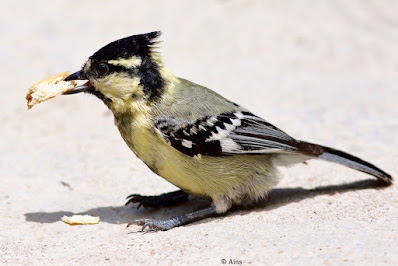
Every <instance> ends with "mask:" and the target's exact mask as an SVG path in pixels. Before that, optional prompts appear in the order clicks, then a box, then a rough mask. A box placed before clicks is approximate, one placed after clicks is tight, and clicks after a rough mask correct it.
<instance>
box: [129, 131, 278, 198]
mask: <svg viewBox="0 0 398 266" xmlns="http://www.w3.org/2000/svg"><path fill="white" fill-rule="evenodd" d="M146 130H151V129H146ZM121 133H122V136H123V138H124V140H125V141H126V143H127V145H128V146H129V147H130V149H131V150H133V151H134V153H135V154H136V155H137V157H138V158H140V159H141V160H142V161H144V163H145V164H146V165H147V166H148V167H149V168H150V169H151V170H152V171H153V172H155V173H156V174H158V175H160V176H161V177H163V178H164V179H166V180H167V181H169V182H170V183H172V184H174V185H175V186H177V187H179V188H181V189H183V190H185V191H186V192H188V193H190V194H193V195H196V196H200V197H209V198H212V199H213V201H215V202H216V201H217V200H218V199H219V200H224V199H225V198H227V199H230V200H232V202H236V203H241V202H240V201H242V200H247V201H248V202H247V203H250V202H249V201H255V200H257V199H259V198H262V197H264V196H265V195H266V193H267V192H268V191H269V190H270V189H271V188H272V187H273V186H274V185H276V183H277V181H278V178H277V173H276V170H275V169H274V167H273V166H272V164H271V162H270V157H269V156H268V155H236V156H220V157H215V156H202V157H201V159H197V158H193V157H190V156H188V155H185V154H183V153H181V152H179V151H178V150H176V149H174V148H172V147H171V146H170V145H169V144H168V143H167V142H166V141H164V140H163V138H161V136H157V135H156V134H153V132H152V133H148V132H137V131H136V132H133V134H123V132H122V130H121ZM130 133H131V131H130Z"/></svg>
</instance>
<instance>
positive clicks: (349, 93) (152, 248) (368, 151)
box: [0, 0, 398, 265]
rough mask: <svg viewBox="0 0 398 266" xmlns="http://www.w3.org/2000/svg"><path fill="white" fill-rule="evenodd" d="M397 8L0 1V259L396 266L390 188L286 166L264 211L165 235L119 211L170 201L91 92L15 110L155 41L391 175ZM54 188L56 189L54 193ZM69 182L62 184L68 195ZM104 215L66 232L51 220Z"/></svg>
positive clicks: (315, 166) (304, 135) (311, 135)
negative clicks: (132, 47)
mask: <svg viewBox="0 0 398 266" xmlns="http://www.w3.org/2000/svg"><path fill="white" fill-rule="evenodd" d="M397 10H398V2H397V1H376V0H374V1H362V0H361V1H359V0H357V1H336V0H330V1H326V0H324V1H309V0H307V1H306V0H300V1H298V0H295V1H170V0H169V1H131V0H129V1H51V2H50V1H44V0H42V1H7V2H5V1H4V2H3V3H2V7H1V9H0V34H1V39H0V60H1V65H0V70H1V72H0V73H1V82H0V86H1V88H0V91H1V97H0V108H1V112H0V123H1V130H0V151H1V153H0V156H1V157H0V228H1V229H0V263H7V262H8V263H13V264H14V263H22V264H27V263H35V264H74V263H76V264H77V263H78V264H93V263H99V264H130V263H150V264H177V263H182V264H194V263H201V264H202V263H203V264H211V265H221V260H222V259H227V260H229V259H235V260H239V261H242V263H243V264H245V265H247V264H253V265H259V264H265V263H267V264H306V263H309V262H314V263H320V264H341V263H345V264H358V263H361V264H363V263H364V264H375V263H377V264H397V263H398V233H397V225H398V208H397V207H398V197H397V196H398V191H397V187H396V186H394V185H393V186H390V187H387V188H381V187H380V186H379V185H378V183H377V182H374V181H373V179H372V178H371V177H370V176H367V175H365V174H362V173H359V172H356V171H353V170H350V169H347V168H344V167H340V166H337V165H333V164H328V163H324V162H318V161H311V162H309V165H308V166H307V165H303V164H301V165H297V166H295V167H292V168H290V169H286V170H283V178H282V180H281V182H280V184H279V185H278V187H277V188H276V189H275V190H274V191H273V192H272V193H271V195H270V197H269V199H268V201H265V202H262V203H261V204H259V205H258V206H256V207H254V208H252V209H241V208H237V209H234V210H233V211H231V212H230V213H229V214H228V215H226V216H224V217H220V218H210V219H206V220H203V221H200V222H197V223H194V224H191V225H188V226H184V227H179V228H176V229H173V230H171V231H168V232H158V233H147V234H142V233H137V231H138V230H139V228H138V227H136V226H133V227H130V228H126V223H127V222H129V221H131V220H133V219H137V218H142V217H148V218H151V217H154V218H159V219H166V218H168V217H170V216H172V215H176V214H181V213H185V212H188V211H193V210H195V209H197V208H199V207H201V206H203V205H204V204H205V203H204V202H202V201H199V200H195V199H192V200H191V201H190V202H188V203H186V204H182V205H179V206H177V207H176V208H172V209H164V210H159V211H155V210H150V209H144V208H141V209H139V210H136V209H135V208H131V207H124V206H123V204H124V202H125V200H124V197H125V196H127V195H129V194H131V193H142V194H148V195H152V194H158V193H162V192H167V191H171V190H174V189H175V187H173V186H172V185H171V184H168V183H167V182H166V181H164V180H163V179H161V178H160V177H157V176H156V175H154V174H152V173H151V172H150V170H149V169H147V167H146V166H145V165H144V164H143V163H142V162H141V161H140V160H138V159H137V158H136V157H135V156H134V154H133V153H132V152H131V151H130V150H129V149H128V148H127V146H126V145H125V144H124V142H123V140H122V139H121V137H120V136H119V133H118V131H117V129H116V127H115V126H114V125H113V118H112V115H111V113H110V112H109V111H108V110H107V109H106V108H105V106H104V105H103V104H102V103H101V102H99V101H98V100H97V99H96V98H94V97H92V96H88V95H74V96H59V97H57V98H55V99H53V100H51V101H49V102H46V103H43V104H40V105H38V106H35V107H34V108H33V109H32V110H30V111H28V110H27V108H26V102H25V94H26V92H27V89H28V87H29V86H30V85H32V84H33V83H35V82H37V81H38V80H41V79H43V78H45V77H47V76H50V75H53V74H55V73H58V72H62V71H65V70H70V71H76V70H78V69H79V68H80V67H81V66H82V64H83V63H84V61H85V60H86V59H87V57H88V56H90V55H91V54H92V53H93V52H95V51H96V50H97V49H99V48H100V47H102V46H103V45H105V44H107V43H108V42H110V41H113V40H115V39H118V38H121V37H125V36H129V35H133V34H137V33H143V32H147V31H153V30H162V31H163V36H162V40H163V43H162V45H161V48H160V49H159V51H161V52H162V54H163V58H164V61H165V64H166V65H167V66H168V67H169V68H170V69H171V70H172V71H173V72H174V73H175V74H176V75H177V76H181V77H184V78H187V79H190V80H192V81H195V82H197V83H200V84H202V85H205V86H208V87H209V88H212V89H213V90H215V91H217V92H219V93H221V94H223V95H225V96H226V97H227V98H229V99H231V100H233V101H235V102H238V103H239V104H241V105H243V106H245V107H246V108H248V109H250V110H251V111H253V112H254V113H256V114H257V115H259V116H262V117H264V118H265V119H267V120H268V121H270V122H272V123H274V124H275V125H277V126H278V127H280V128H282V129H283V130H284V131H286V132H287V133H289V134H291V135H293V136H294V137H296V138H298V139H304V140H308V141H312V142H318V143H322V144H324V145H329V146H333V147H336V148H340V149H343V150H345V151H348V152H351V153H353V154H356V155H359V156H360V157H362V158H364V159H367V160H369V161H371V162H372V163H374V164H376V165H378V166H380V167H381V168H383V169H385V170H386V171H387V172H389V173H391V174H392V175H393V176H394V175H395V176H396V174H397V172H398V166H397V162H398V161H397V158H398V149H397V148H398V138H397V131H398V107H397V100H398V89H397V85H398V75H397V73H398V63H397V62H398V52H397V43H398V30H397V26H398V19H397V15H396V11H397ZM66 184H67V185H66ZM68 185H69V186H68ZM72 213H89V214H92V215H98V216H100V217H101V222H100V224H98V225H94V226H69V225H67V224H64V223H63V222H61V221H60V218H61V217H62V216H63V215H64V214H72Z"/></svg>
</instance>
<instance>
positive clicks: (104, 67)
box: [95, 63, 109, 77]
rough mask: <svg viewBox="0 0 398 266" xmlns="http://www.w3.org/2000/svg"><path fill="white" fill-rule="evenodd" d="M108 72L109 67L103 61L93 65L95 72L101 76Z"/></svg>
mask: <svg viewBox="0 0 398 266" xmlns="http://www.w3.org/2000/svg"><path fill="white" fill-rule="evenodd" d="M108 72H109V67H108V65H107V64H104V63H100V64H98V65H97V66H96V67H95V73H96V74H97V75H98V76H99V77H103V76H105V75H106V74H108Z"/></svg>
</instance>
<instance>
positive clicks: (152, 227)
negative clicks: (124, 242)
mask: <svg viewBox="0 0 398 266" xmlns="http://www.w3.org/2000/svg"><path fill="white" fill-rule="evenodd" d="M133 224H135V225H142V228H141V231H142V232H149V231H159V230H162V231H164V230H168V229H170V228H169V226H167V221H158V220H154V219H138V220H134V221H132V222H130V223H128V224H127V227H129V226H131V225H133Z"/></svg>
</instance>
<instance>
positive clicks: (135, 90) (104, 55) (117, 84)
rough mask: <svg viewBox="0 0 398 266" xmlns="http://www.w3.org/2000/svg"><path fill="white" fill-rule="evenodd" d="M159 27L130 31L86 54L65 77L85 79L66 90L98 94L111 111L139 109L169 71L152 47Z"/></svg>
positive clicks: (164, 82) (155, 95)
mask: <svg viewBox="0 0 398 266" xmlns="http://www.w3.org/2000/svg"><path fill="white" fill-rule="evenodd" d="M160 34H161V33H160V32H159V31H155V32H150V33H146V34H139V35H133V36H130V37H126V38H123V39H120V40H116V41H114V42H111V43H109V44H108V45H106V46H104V47H102V48H101V49H99V50H98V51H97V52H95V53H94V54H93V55H92V56H90V57H89V59H88V60H87V62H86V63H85V64H84V66H83V68H82V69H81V70H80V71H77V72H75V73H73V74H72V75H70V76H69V77H67V78H66V80H87V82H86V83H85V84H84V85H82V86H78V87H76V88H75V89H74V90H72V91H70V92H68V93H67V94H73V93H78V92H88V93H91V94H94V95H95V96H97V97H98V98H100V99H101V100H102V101H103V102H104V103H105V104H106V105H107V106H108V107H109V108H110V109H111V110H112V111H113V112H114V113H118V112H126V111H128V110H131V109H137V108H138V109H139V108H142V107H143V106H145V105H149V104H151V103H153V102H156V100H157V98H159V97H160V96H161V95H162V93H164V90H165V89H166V88H167V83H170V81H171V80H172V78H173V77H174V76H172V74H171V73H169V72H168V71H166V70H165V69H164V67H163V64H162V61H161V59H160V56H159V54H158V53H157V52H155V51H154V45H155V44H156V43H157V42H156V38H157V37H159V36H160Z"/></svg>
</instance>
